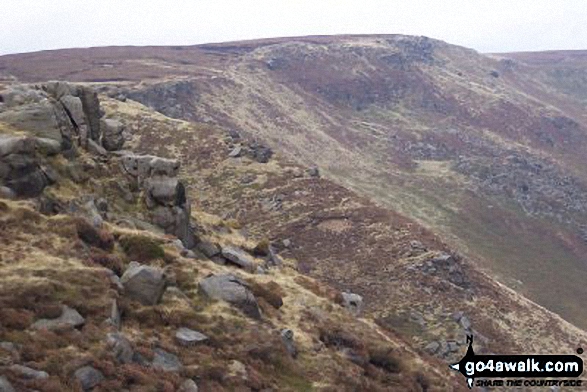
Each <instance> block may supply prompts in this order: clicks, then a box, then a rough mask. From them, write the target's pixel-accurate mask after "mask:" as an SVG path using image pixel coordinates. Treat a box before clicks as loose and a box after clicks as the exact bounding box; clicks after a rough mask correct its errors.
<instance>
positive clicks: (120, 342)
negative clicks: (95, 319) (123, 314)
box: [107, 333, 134, 364]
mask: <svg viewBox="0 0 587 392" xmlns="http://www.w3.org/2000/svg"><path fill="white" fill-rule="evenodd" d="M107 343H108V346H109V347H110V349H111V350H112V355H113V356H114V358H116V360H117V361H118V363H121V364H128V363H132V362H133V358H134V350H133V348H132V345H131V343H130V341H129V340H128V339H127V338H126V337H125V336H124V335H123V334H121V333H109V334H108V335H107Z"/></svg>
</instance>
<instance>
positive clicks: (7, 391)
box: [0, 376, 16, 392]
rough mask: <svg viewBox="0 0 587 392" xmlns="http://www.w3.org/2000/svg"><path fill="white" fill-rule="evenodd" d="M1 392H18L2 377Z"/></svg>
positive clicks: (0, 377)
mask: <svg viewBox="0 0 587 392" xmlns="http://www.w3.org/2000/svg"><path fill="white" fill-rule="evenodd" d="M0 392H16V391H15V389H14V388H13V387H12V384H10V382H9V381H8V379H7V378H6V377H4V376H0Z"/></svg>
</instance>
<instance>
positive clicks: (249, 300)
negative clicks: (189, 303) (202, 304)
mask: <svg viewBox="0 0 587 392" xmlns="http://www.w3.org/2000/svg"><path fill="white" fill-rule="evenodd" d="M200 290H201V292H202V293H203V294H204V295H206V296H207V297H209V298H212V299H219V300H223V301H226V302H228V303H230V304H232V305H234V306H236V307H237V308H239V309H240V310H242V311H243V313H245V314H246V315H247V316H249V317H252V318H255V319H260V318H261V311H260V309H259V306H258V304H257V300H256V299H255V296H254V295H253V293H252V292H251V291H250V290H249V287H248V285H247V284H246V283H245V282H243V281H242V280H241V279H239V278H237V277H235V276H234V275H228V274H222V275H212V276H209V277H207V278H205V279H203V280H202V281H201V282H200Z"/></svg>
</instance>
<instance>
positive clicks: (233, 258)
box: [222, 246, 257, 271]
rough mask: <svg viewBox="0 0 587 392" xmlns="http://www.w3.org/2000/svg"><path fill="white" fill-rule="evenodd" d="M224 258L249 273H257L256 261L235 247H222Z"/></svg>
mask: <svg viewBox="0 0 587 392" xmlns="http://www.w3.org/2000/svg"><path fill="white" fill-rule="evenodd" d="M222 256H223V257H224V258H225V259H227V260H228V261H230V262H231V263H233V264H236V265H238V266H239V267H241V268H243V269H245V270H247V271H255V270H256V268H257V264H256V263H255V259H254V258H253V257H252V256H251V255H249V254H248V253H246V252H245V251H244V250H242V249H238V248H235V247H233V246H224V247H222Z"/></svg>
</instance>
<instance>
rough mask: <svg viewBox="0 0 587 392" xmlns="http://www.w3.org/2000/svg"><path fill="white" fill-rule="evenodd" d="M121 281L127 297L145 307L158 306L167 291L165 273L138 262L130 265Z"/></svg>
mask: <svg viewBox="0 0 587 392" xmlns="http://www.w3.org/2000/svg"><path fill="white" fill-rule="evenodd" d="M120 281H121V283H122V285H123V286H124V293H125V295H126V296H128V297H129V298H132V299H134V300H136V301H139V302H140V303H142V304H143V305H156V304H157V303H159V300H160V299H161V296H162V295H163V292H164V291H165V277H164V275H163V271H161V270H160V269H158V268H155V267H149V266H146V265H140V264H139V263H136V262H132V263H130V265H129V267H128V269H127V270H126V271H125V272H124V274H123V275H122V278H121V279H120Z"/></svg>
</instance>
